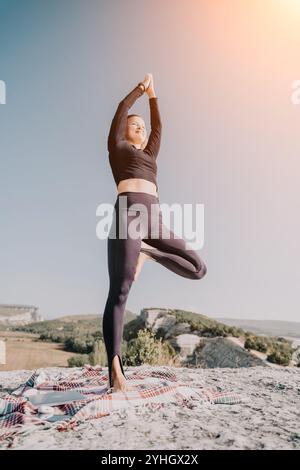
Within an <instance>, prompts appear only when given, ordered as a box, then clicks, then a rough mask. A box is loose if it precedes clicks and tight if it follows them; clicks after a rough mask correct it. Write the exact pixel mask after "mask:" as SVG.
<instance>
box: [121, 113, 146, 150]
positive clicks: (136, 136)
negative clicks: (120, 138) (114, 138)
mask: <svg viewBox="0 0 300 470" xmlns="http://www.w3.org/2000/svg"><path fill="white" fill-rule="evenodd" d="M146 137H147V131H146V126H145V122H144V120H143V119H142V118H141V117H139V116H131V117H129V118H128V119H127V134H126V139H127V140H128V142H130V143H131V144H134V145H137V146H138V147H140V146H141V145H142V143H143V142H144V141H145V139H146Z"/></svg>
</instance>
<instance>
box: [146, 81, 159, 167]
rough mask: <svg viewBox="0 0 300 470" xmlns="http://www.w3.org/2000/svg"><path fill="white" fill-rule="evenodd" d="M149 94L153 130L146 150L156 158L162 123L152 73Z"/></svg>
mask: <svg viewBox="0 0 300 470" xmlns="http://www.w3.org/2000/svg"><path fill="white" fill-rule="evenodd" d="M147 95H148V96H149V106H150V125H151V132H150V136H149V139H148V142H147V145H146V147H145V148H144V152H146V153H148V154H150V155H151V156H152V157H153V158H155V159H156V158H157V155H158V152H159V148H160V142H161V129H162V123H161V117H160V112H159V107H158V101H157V96H156V95H155V91H154V84H153V76H152V75H151V81H150V85H149V87H148V89H147Z"/></svg>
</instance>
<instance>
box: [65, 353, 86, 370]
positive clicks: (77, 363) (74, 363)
mask: <svg viewBox="0 0 300 470" xmlns="http://www.w3.org/2000/svg"><path fill="white" fill-rule="evenodd" d="M84 364H89V356H88V355H87V354H80V355H78V356H72V357H70V358H69V359H68V366H69V367H82V366H84Z"/></svg>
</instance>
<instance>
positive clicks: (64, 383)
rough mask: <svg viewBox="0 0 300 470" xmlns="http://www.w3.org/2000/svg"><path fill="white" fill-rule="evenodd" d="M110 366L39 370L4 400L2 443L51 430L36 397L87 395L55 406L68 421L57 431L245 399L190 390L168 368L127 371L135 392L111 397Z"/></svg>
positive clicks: (226, 393) (1, 401) (219, 390)
mask: <svg viewBox="0 0 300 470" xmlns="http://www.w3.org/2000/svg"><path fill="white" fill-rule="evenodd" d="M107 372H108V371H107V367H106V368H103V367H101V366H91V365H88V364H86V365H84V366H83V367H78V368H75V369H70V372H69V371H68V372H67V373H65V372H59V373H57V374H56V375H54V376H53V372H52V374H51V372H49V371H47V370H39V369H36V370H35V371H34V372H33V373H32V375H31V376H30V377H29V378H28V380H27V381H26V382H25V383H24V384H21V385H20V386H19V387H18V388H17V389H16V390H14V391H13V392H12V393H11V394H7V395H5V396H4V397H2V398H0V440H3V439H7V438H8V437H10V436H13V435H16V434H18V433H20V432H21V433H22V429H23V428H24V425H31V426H32V425H36V424H39V425H45V424H48V425H49V421H47V420H45V415H43V414H40V413H39V412H38V407H37V406H34V405H33V404H32V403H31V402H30V401H29V395H30V394H34V393H37V392H44V393H46V392H47V393H49V391H51V390H52V391H67V390H77V391H79V392H81V393H82V394H84V395H85V397H86V398H85V399H84V400H77V401H73V402H70V403H65V404H62V405H58V406H53V407H52V409H53V414H54V415H58V414H60V415H64V418H63V421H60V422H59V423H51V426H55V427H56V429H57V430H58V431H66V430H68V429H72V428H74V427H75V426H77V425H78V424H79V423H81V422H83V421H85V420H88V419H95V418H101V417H104V416H107V415H109V414H111V413H113V412H114V411H116V410H120V409H122V408H123V409H124V408H130V407H132V406H146V407H149V408H151V409H154V410H155V409H159V408H161V407H163V406H165V405H167V404H170V403H173V404H174V403H175V404H177V405H178V404H179V405H180V406H183V407H184V406H186V407H189V408H193V407H195V406H202V405H203V404H235V403H240V402H242V401H243V398H242V397H241V396H240V395H239V394H237V393H235V392H231V391H226V390H224V388H223V387H219V386H216V387H205V384H201V385H199V384H197V385H194V384H193V385H189V384H188V383H186V382H183V381H182V380H181V379H180V376H179V372H178V371H176V368H174V367H168V366H158V367H153V366H147V365H146V366H141V367H138V368H136V369H134V370H132V371H126V378H127V380H128V383H129V382H130V385H131V386H133V390H130V391H127V392H114V393H109V392H110V389H109V386H108V373H107Z"/></svg>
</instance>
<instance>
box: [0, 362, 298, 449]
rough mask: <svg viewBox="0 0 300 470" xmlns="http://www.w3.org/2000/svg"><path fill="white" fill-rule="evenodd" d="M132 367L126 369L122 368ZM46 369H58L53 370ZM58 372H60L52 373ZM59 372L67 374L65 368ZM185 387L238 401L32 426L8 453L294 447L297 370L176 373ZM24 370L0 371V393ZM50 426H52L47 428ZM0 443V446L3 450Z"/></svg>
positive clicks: (183, 370)
mask: <svg viewBox="0 0 300 470" xmlns="http://www.w3.org/2000/svg"><path fill="white" fill-rule="evenodd" d="M130 369H133V368H131V367H130V368H128V370H130ZM47 370H51V371H52V370H53V371H54V372H55V371H57V370H58V369H57V368H50V369H47ZM59 370H64V369H61V368H60V369H59ZM65 370H66V372H67V371H70V369H65ZM178 370H179V371H180V374H181V378H182V380H186V381H187V382H189V383H190V384H191V385H193V383H194V384H196V383H198V382H199V383H200V384H203V383H205V384H207V386H216V385H220V386H223V387H225V388H226V390H231V391H235V392H238V393H240V394H241V395H243V396H244V397H245V399H246V400H245V402H243V403H240V404H235V405H225V404H219V405H213V404H209V405H203V407H202V408H200V409H197V410H195V409H189V408H186V407H185V408H182V407H179V406H176V405H174V404H170V405H167V406H166V407H165V408H163V409H160V410H156V411H151V410H149V409H146V408H144V407H136V408H134V409H131V410H130V412H128V411H119V412H114V413H113V414H112V415H110V416H105V417H103V418H100V419H94V420H91V421H86V422H85V423H82V424H80V425H79V426H78V427H77V428H75V429H74V430H71V431H67V432H58V431H57V430H55V428H54V427H53V428H50V429H39V428H38V427H34V426H33V427H32V432H30V434H29V435H25V436H20V437H18V438H17V440H16V441H15V443H14V444H13V447H12V448H14V449H146V450H150V449H171V450H175V449H178V450H184V449H199V450H200V449H300V369H299V368H291V367H280V368H276V369H273V368H265V367H250V368H240V369H190V368H181V369H178ZM29 375H31V371H25V370H22V371H13V372H1V373H0V387H2V388H0V396H3V395H4V394H5V393H7V392H10V391H11V390H13V389H14V388H16V387H17V386H18V385H20V383H23V382H24V381H25V379H27V378H28V376H29ZM52 426H53V424H52ZM6 446H7V443H6V444H5V446H4V445H3V444H2V445H0V447H2V448H6Z"/></svg>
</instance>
